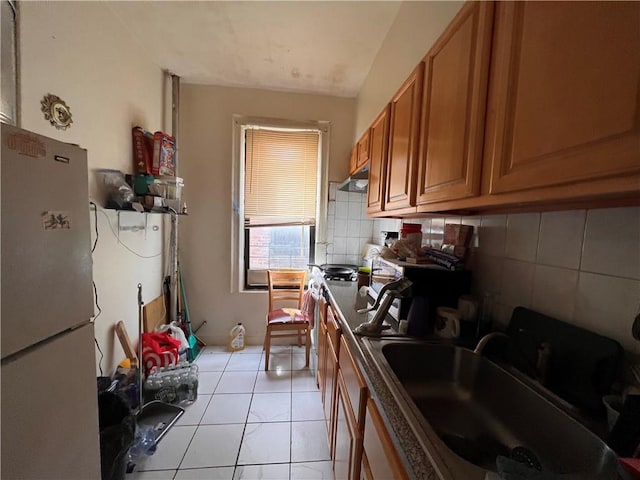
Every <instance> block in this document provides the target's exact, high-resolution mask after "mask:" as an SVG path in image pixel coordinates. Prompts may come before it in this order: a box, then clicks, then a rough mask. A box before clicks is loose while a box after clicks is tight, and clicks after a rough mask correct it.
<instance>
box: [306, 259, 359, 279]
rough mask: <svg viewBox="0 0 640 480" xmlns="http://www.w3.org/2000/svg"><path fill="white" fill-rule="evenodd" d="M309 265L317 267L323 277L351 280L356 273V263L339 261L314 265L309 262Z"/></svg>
mask: <svg viewBox="0 0 640 480" xmlns="http://www.w3.org/2000/svg"><path fill="white" fill-rule="evenodd" d="M309 266H310V267H317V268H319V269H320V271H321V272H322V273H323V275H324V277H325V278H327V279H329V280H352V279H353V278H354V277H355V275H356V274H357V273H358V266H357V265H343V264H339V263H324V264H322V265H316V264H315V263H310V264H309Z"/></svg>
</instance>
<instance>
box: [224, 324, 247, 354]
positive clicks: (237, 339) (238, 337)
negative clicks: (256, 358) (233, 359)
mask: <svg viewBox="0 0 640 480" xmlns="http://www.w3.org/2000/svg"><path fill="white" fill-rule="evenodd" d="M244 332H245V329H244V325H242V323H238V324H237V325H235V326H234V327H233V328H232V329H231V331H230V332H229V345H228V346H229V351H230V352H235V351H237V350H242V349H244Z"/></svg>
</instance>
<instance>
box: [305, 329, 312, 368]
mask: <svg viewBox="0 0 640 480" xmlns="http://www.w3.org/2000/svg"><path fill="white" fill-rule="evenodd" d="M305 348H306V352H305V360H306V363H305V367H309V352H310V351H311V332H310V327H309V326H307V330H306V337H305Z"/></svg>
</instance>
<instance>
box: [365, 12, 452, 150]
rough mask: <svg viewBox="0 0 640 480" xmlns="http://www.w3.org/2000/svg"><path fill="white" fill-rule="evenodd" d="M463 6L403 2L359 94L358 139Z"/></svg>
mask: <svg viewBox="0 0 640 480" xmlns="http://www.w3.org/2000/svg"><path fill="white" fill-rule="evenodd" d="M463 4H464V2H459V1H446V2H436V1H434V2H413V1H405V2H402V5H401V6H400V9H399V10H398V15H397V16H396V18H395V20H394V22H393V24H392V25H391V28H390V29H389V33H388V34H387V37H386V38H385V40H384V42H383V44H382V47H381V48H380V51H379V52H378V55H377V56H376V59H375V61H374V63H373V65H372V66H371V70H370V71H369V74H368V75H367V78H366V80H365V82H364V84H363V85H362V89H361V90H360V93H359V94H358V104H357V110H356V124H355V135H356V136H355V137H354V141H355V139H356V138H359V137H360V135H361V134H362V132H364V131H365V130H366V129H367V128H368V127H369V125H370V124H371V122H372V121H373V120H374V119H375V117H376V116H377V115H378V113H380V112H381V111H382V109H383V108H384V106H385V105H386V104H387V103H388V102H389V100H391V97H393V95H395V93H396V92H397V90H398V89H399V88H400V86H401V85H402V83H403V82H404V81H405V79H406V78H407V77H408V76H409V74H410V73H411V71H413V69H414V68H415V67H416V65H418V63H420V61H421V60H422V58H423V57H424V56H425V55H426V53H427V52H428V51H429V49H430V48H431V46H432V45H433V43H434V42H435V41H436V39H437V38H438V37H439V36H440V34H441V33H442V32H443V31H444V29H445V28H446V26H447V25H448V24H449V22H450V21H451V19H453V17H454V16H455V15H456V13H458V11H459V10H460V7H462V5H463Z"/></svg>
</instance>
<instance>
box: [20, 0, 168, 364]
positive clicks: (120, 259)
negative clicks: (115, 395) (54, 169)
mask: <svg viewBox="0 0 640 480" xmlns="http://www.w3.org/2000/svg"><path fill="white" fill-rule="evenodd" d="M20 34H21V39H20V53H21V61H20V64H21V65H20V66H21V71H20V74H21V98H22V101H21V114H22V124H21V126H22V127H23V128H25V129H27V130H32V131H34V132H37V133H39V134H42V135H46V136H49V137H53V138H56V139H58V140H61V141H64V142H69V143H75V144H78V145H80V146H81V147H83V148H86V149H87V151H88V162H89V171H90V173H89V179H88V181H89V184H90V189H89V194H90V197H91V198H92V199H93V200H94V201H96V203H97V204H98V205H99V206H102V205H103V204H102V201H103V199H102V198H101V197H100V194H99V192H98V190H97V185H96V182H95V179H94V175H93V174H92V173H91V170H92V169H95V168H116V169H120V170H122V171H125V172H127V173H131V171H132V159H131V149H132V147H131V127H132V126H134V125H142V126H144V127H145V128H147V129H148V130H162V129H165V128H166V126H165V125H164V124H163V118H164V114H165V109H164V107H163V105H164V102H163V98H164V95H165V93H166V90H167V89H166V87H165V81H164V75H163V73H162V71H161V69H160V68H159V67H157V66H156V65H153V64H151V63H149V62H148V61H146V60H145V55H144V52H142V51H141V50H140V49H139V48H138V45H137V43H136V41H135V40H134V39H133V38H132V37H131V36H130V35H129V34H128V33H127V31H125V30H124V29H123V28H122V26H121V25H120V23H119V21H118V20H117V19H116V18H115V17H113V15H112V14H111V13H110V11H109V10H108V8H107V6H106V5H104V4H102V3H101V2H20ZM48 93H51V94H54V95H57V96H59V97H60V98H62V99H63V100H64V101H65V102H66V103H67V105H68V106H69V107H70V108H71V113H72V118H73V124H72V126H71V128H70V129H68V130H66V131H61V130H56V129H55V128H54V127H53V126H51V125H50V124H49V123H48V122H47V121H46V120H45V119H44V117H43V114H42V112H41V111H40V100H42V98H43V96H44V95H46V94H48ZM25 185H26V184H25ZM34 187H36V188H46V186H34ZM25 193H26V194H28V192H25ZM131 215H132V214H125V215H124V216H123V219H121V220H122V221H123V222H126V221H127V220H128V219H129V218H128V217H130V216H131ZM125 216H126V217H127V219H125V218H124V217H125ZM140 216H141V217H142V215H140ZM91 218H92V228H93V225H94V224H93V218H94V216H93V212H91ZM129 220H130V219H129ZM110 225H111V227H110ZM147 226H148V228H147V229H146V231H145V230H142V231H138V232H132V231H123V232H119V231H118V216H117V214H116V213H115V212H113V211H102V210H101V209H100V211H99V212H98V232H99V241H98V245H97V248H96V251H95V253H94V256H93V261H94V265H93V277H94V281H95V283H96V286H97V289H98V296H99V303H100V306H101V307H102V314H101V315H100V316H99V317H98V318H97V319H96V322H95V329H96V339H97V341H98V343H99V345H100V347H101V348H102V351H103V352H104V355H105V358H104V360H103V361H102V368H103V371H104V373H105V374H110V373H112V371H113V368H114V367H115V365H116V364H117V363H118V362H120V360H122V359H123V358H124V353H123V351H122V349H121V348H120V345H119V343H118V342H117V341H116V340H115V338H116V337H115V335H114V332H113V325H114V324H115V322H117V321H118V320H123V321H125V323H126V326H127V330H128V332H129V334H130V336H131V338H132V341H133V342H137V330H138V326H137V325H138V309H137V293H136V285H137V284H138V283H139V282H140V283H142V284H143V300H144V301H148V300H151V299H153V298H155V297H157V296H158V295H160V293H161V281H162V277H163V275H162V273H163V272H162V270H163V266H162V265H163V263H162V259H163V255H162V254H163V243H164V242H163V229H162V228H159V229H158V230H157V231H156V230H153V228H152V227H153V226H158V227H162V219H161V217H160V216H159V215H149V216H148V223H147ZM111 228H113V229H114V230H115V233H113V232H112V231H111ZM118 236H119V240H118V238H117V237H118ZM92 239H95V234H92ZM133 252H135V253H133ZM136 254H137V255H142V256H145V257H151V258H140V257H139V256H137V255H136ZM96 312H97V310H96ZM72 357H73V353H72V352H71V353H70V359H72ZM96 358H99V356H98V355H97V357H96Z"/></svg>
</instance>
